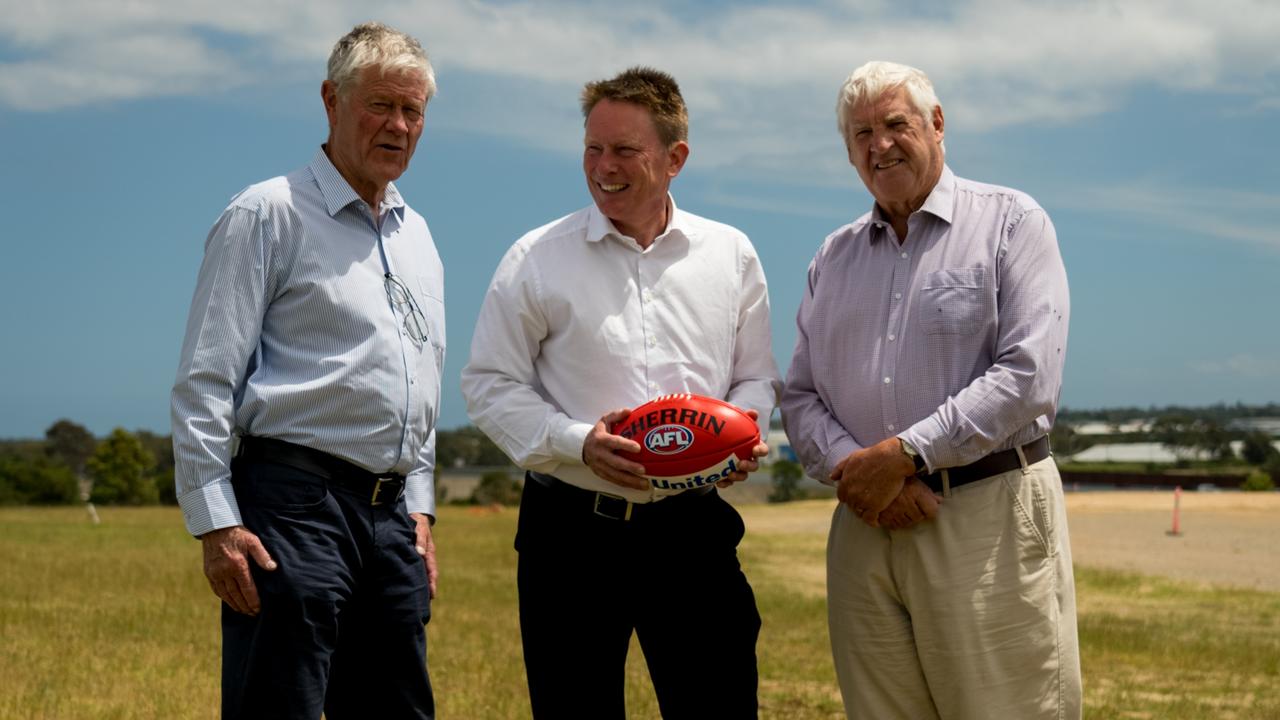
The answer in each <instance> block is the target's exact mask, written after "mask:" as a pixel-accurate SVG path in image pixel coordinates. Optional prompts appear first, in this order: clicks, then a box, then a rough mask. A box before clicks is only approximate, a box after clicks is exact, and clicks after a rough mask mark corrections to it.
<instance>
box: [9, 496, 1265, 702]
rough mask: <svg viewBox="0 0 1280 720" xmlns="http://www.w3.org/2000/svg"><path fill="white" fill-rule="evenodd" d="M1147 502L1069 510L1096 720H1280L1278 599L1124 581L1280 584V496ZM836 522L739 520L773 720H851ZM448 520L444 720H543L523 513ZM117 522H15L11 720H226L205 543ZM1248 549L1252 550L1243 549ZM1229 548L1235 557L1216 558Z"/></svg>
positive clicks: (23, 514) (71, 513)
mask: <svg viewBox="0 0 1280 720" xmlns="http://www.w3.org/2000/svg"><path fill="white" fill-rule="evenodd" d="M1130 495H1131V494H1128V493H1126V494H1119V493H1108V494H1105V495H1104V494H1101V493H1097V494H1072V495H1070V496H1069V497H1068V508H1069V512H1070V515H1071V523H1072V535H1073V538H1074V540H1075V542H1076V545H1077V550H1076V561H1077V579H1078V584H1079V601H1080V624H1081V646H1082V656H1083V660H1084V671H1085V692H1086V697H1085V700H1086V708H1087V717H1090V718H1141V717H1151V718H1161V719H1165V718H1173V719H1174V720H1182V719H1185V720H1190V719H1191V718H1235V719H1238V720H1251V719H1254V718H1258V719H1261V718H1278V717H1280V593H1276V592H1259V591H1250V590H1240V589H1230V590H1228V589H1224V588H1223V586H1222V585H1220V584H1216V583H1208V582H1205V581H1204V577H1205V575H1206V574H1207V573H1208V572H1209V570H1202V571H1201V573H1200V576H1199V579H1198V580H1197V581H1196V582H1194V583H1192V582H1175V581H1171V580H1167V579H1162V578H1160V577H1154V576H1150V575H1136V574H1131V573H1126V572H1122V571H1118V570H1112V569H1106V568H1109V567H1115V566H1116V564H1117V563H1118V564H1119V565H1120V566H1121V567H1123V566H1124V565H1125V564H1126V563H1134V564H1137V565H1142V564H1143V563H1146V564H1148V565H1153V566H1155V567H1160V566H1159V563H1160V562H1161V560H1160V558H1162V557H1164V556H1166V555H1190V556H1192V557H1195V558H1198V560H1197V561H1198V562H1201V563H1208V564H1209V565H1211V566H1212V568H1211V569H1212V570H1215V571H1216V570H1220V569H1222V568H1233V569H1231V572H1230V575H1229V576H1230V577H1231V578H1233V579H1234V580H1237V581H1238V582H1233V583H1231V584H1232V585H1237V586H1238V585H1245V586H1252V585H1253V584H1256V583H1255V577H1265V575H1266V569H1265V567H1263V566H1266V567H1271V566H1275V565H1277V563H1276V562H1275V558H1276V555H1275V549H1274V548H1275V547H1276V542H1275V537H1274V536H1273V535H1271V534H1269V533H1272V532H1274V531H1275V530H1276V523H1277V521H1276V520H1275V519H1274V518H1276V517H1280V515H1278V514H1277V512H1276V511H1280V504H1272V503H1277V501H1280V496H1274V497H1272V496H1257V495H1250V496H1246V495H1239V494H1231V493H1216V494H1204V495H1201V496H1195V495H1184V496H1183V506H1182V509H1183V525H1184V528H1185V529H1186V530H1185V533H1184V535H1183V536H1182V537H1179V538H1171V537H1168V536H1166V535H1164V533H1163V530H1164V529H1165V527H1164V526H1165V523H1166V522H1167V520H1168V513H1169V510H1170V502H1171V500H1170V498H1169V497H1168V496H1167V494H1165V497H1160V496H1159V494H1155V493H1142V494H1137V496H1134V497H1129V496H1130ZM832 505H833V503H832V501H830V500H822V501H810V502H805V503H794V504H790V505H785V506H763V505H754V506H744V507H742V508H741V509H742V511H743V515H744V516H745V518H746V520H747V524H748V535H747V539H746V540H745V541H744V543H743V547H742V559H743V566H744V569H745V570H746V572H747V575H748V577H749V578H750V579H751V582H752V584H753V586H754V587H755V589H756V594H757V598H758V601H759V605H760V608H761V614H762V615H763V616H764V628H763V630H762V632H761V640H760V644H759V655H760V669H761V685H760V698H761V706H762V712H761V715H762V717H764V718H785V719H786V720H808V719H815V718H839V717H842V716H843V713H842V710H841V705H840V699H839V693H838V691H837V689H836V685H835V679H834V673H833V671H832V669H831V661H830V655H829V650H828V645H827V630H826V610H825V599H824V597H823V594H824V588H823V585H824V580H823V554H824V547H825V542H826V527H827V523H828V522H829V518H830V511H831V508H832ZM441 515H442V516H441V522H440V524H439V525H438V526H437V542H438V544H439V547H440V553H441V559H442V562H443V563H444V572H445V576H444V579H443V584H442V587H441V594H440V597H439V600H438V602H437V603H436V606H435V616H434V618H433V620H432V622H431V625H430V627H429V637H430V640H429V642H430V649H429V652H430V657H431V669H432V679H433V681H434V683H435V685H436V688H437V691H438V697H439V702H440V708H439V710H440V715H441V717H455V718H468V719H471V718H475V719H482V720H484V719H488V718H520V717H527V716H528V712H529V710H528V701H527V699H526V697H525V692H526V689H525V682H524V671H523V665H522V662H521V658H520V646H519V631H518V625H517V619H516V612H515V580H514V579H515V551H514V550H513V549H512V547H511V542H512V538H513V536H514V533H515V518H516V512H515V510H512V509H501V510H497V511H490V510H478V509H467V508H452V507H451V508H445V509H444V510H442V513H441ZM102 517H103V524H102V525H101V526H98V527H93V526H90V525H89V524H88V523H87V521H86V519H85V517H84V515H83V512H82V511H80V510H78V509H73V508H56V509H0V637H2V642H0V678H3V679H4V680H3V682H0V718H6V719H7V718H14V719H15V720H16V719H18V718H22V719H24V720H25V719H27V718H59V719H64V718H65V719H69V720H74V719H77V718H95V719H96V718H166V719H168V718H214V717H216V716H217V707H218V689H217V677H218V666H219V641H218V621H217V603H216V601H215V600H214V599H213V597H212V595H210V594H209V591H208V588H207V586H206V584H205V582H204V579H203V577H202V575H201V574H200V568H199V546H198V544H197V543H196V542H195V541H193V540H191V539H190V538H189V537H187V536H186V534H185V532H184V531H183V529H182V522H181V519H180V516H179V515H178V513H177V512H176V511H175V510H172V509H161V508H141V509H110V508H108V509H103V510H102ZM1144 518H1145V519H1144ZM1157 521H1158V522H1157ZM1254 522H1256V523H1258V524H1256V525H1254V524H1251V523H1254ZM1086 528H1087V531H1086ZM1233 528H1234V530H1233ZM1241 528H1243V529H1241ZM1236 530H1239V531H1240V532H1242V533H1243V534H1244V536H1245V537H1251V538H1252V540H1243V541H1242V540H1239V539H1231V538H1234V537H1235V536H1234V535H1233V534H1232V533H1233V532H1235V531H1236ZM1251 533H1252V534H1253V535H1250V534H1251ZM1128 534H1133V537H1134V538H1136V540H1133V541H1128V540H1124V538H1125V537H1127V536H1128ZM1082 536H1088V539H1089V542H1087V543H1083V544H1081V539H1082ZM1222 537H1226V538H1228V540H1227V544H1226V545H1220V544H1215V543H1218V542H1219V541H1217V540H1214V539H1213V538H1222ZM1095 541H1096V543H1097V546H1098V547H1094V546H1092V545H1091V544H1090V543H1093V542H1095ZM1189 541H1193V542H1189ZM1232 543H1235V550H1232V547H1233V545H1232ZM1201 545H1203V549H1200V550H1197V549H1196V548H1199V547H1200V546H1201ZM1099 548H1103V549H1107V550H1108V552H1109V553H1110V556H1109V557H1108V555H1107V554H1106V553H1103V552H1101V551H1100V550H1099ZM1189 549H1190V550H1193V551H1194V552H1188V550H1189ZM1144 558H1145V559H1144ZM1250 568H1252V570H1251V569H1250ZM1260 568H1261V569H1260ZM628 704H629V707H630V708H631V713H630V714H631V716H632V717H634V718H651V717H656V716H657V711H656V703H655V702H654V699H653V694H652V688H651V686H650V685H649V682H648V678H647V674H646V672H645V670H644V667H643V660H642V658H641V657H640V653H639V648H638V647H636V646H634V645H633V653H632V657H631V662H630V664H629V667H628Z"/></svg>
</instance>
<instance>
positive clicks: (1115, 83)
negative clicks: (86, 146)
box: [0, 0, 1280, 184]
mask: <svg viewBox="0 0 1280 720" xmlns="http://www.w3.org/2000/svg"><path fill="white" fill-rule="evenodd" d="M369 17H378V18H383V19H385V20H386V21H388V22H390V23H392V24H394V25H397V26H398V27H401V28H403V29H405V30H407V31H409V32H411V33H413V34H415V35H417V36H418V37H420V38H422V39H423V41H424V44H425V45H426V46H427V47H428V50H429V52H430V53H431V55H432V58H433V61H434V62H435V63H436V64H437V66H438V67H439V70H440V73H441V76H442V87H441V92H442V94H441V100H442V102H441V107H442V109H441V110H440V111H438V112H437V113H436V118H435V119H436V122H444V123H446V124H448V125H450V126H452V127H455V128H466V129H469V130H473V131H478V132H485V133H490V134H494V135H498V136H501V137H505V138H508V139H511V140H515V141H518V142H521V143H529V144H534V145H539V146H542V147H548V148H557V149H559V148H566V147H572V146H573V145H576V143H577V137H576V135H575V133H566V131H565V128H566V124H565V120H566V119H567V118H569V117H574V116H575V114H576V102H575V100H574V99H575V98H576V95H577V91H578V89H579V88H580V86H581V83H582V82H583V81H584V80H585V79H588V78H592V77H601V76H604V75H607V74H610V73H612V72H615V71H617V70H619V69H621V68H623V67H626V66H627V65H631V64H637V63H644V64H653V65H657V66H660V67H662V68H664V69H667V70H669V71H671V72H672V73H673V74H674V75H675V76H676V77H677V78H678V79H679V80H680V82H681V85H682V87H683V88H684V90H685V94H686V97H687V99H688V100H689V104H690V107H691V112H692V115H693V119H694V129H693V133H694V137H695V140H696V146H695V147H696V150H697V154H698V158H699V163H700V166H701V167H704V168H721V169H732V170H733V171H735V172H744V173H748V174H755V175H761V174H764V173H768V174H770V175H771V176H772V177H774V179H778V180H782V181H792V182H798V183H799V182H815V181H821V182H823V183H826V184H837V183H838V184H844V183H847V182H848V180H849V178H848V174H847V167H845V165H844V163H843V160H842V158H841V157H840V156H839V154H840V147H839V140H838V137H837V135H836V133H835V129H834V109H833V105H834V100H835V95H836V90H837V88H838V86H839V84H840V83H841V81H842V80H843V78H844V77H845V76H846V75H847V74H848V72H849V71H850V70H852V69H853V68H854V67H855V66H856V65H858V64H861V63H862V62H863V61H865V60H868V59H872V58H885V59H895V60H899V61H902V62H908V63H912V64H915V65H918V66H919V67H922V68H924V69H925V70H927V71H928V72H929V73H930V74H931V76H932V77H933V78H934V80H935V83H936V85H937V86H938V91H939V95H940V97H941V98H942V101H943V104H944V107H946V109H947V113H948V119H949V122H950V123H951V125H952V127H953V128H961V129H963V130H965V131H969V132H982V131H990V130H993V129H997V128H1000V127H1007V126H1011V125H1020V124H1026V123H1044V122H1054V123H1066V122H1070V121H1072V120H1074V119H1078V118H1081V117H1087V116H1091V115H1096V114H1098V113H1103V112H1106V111H1108V110H1109V109H1110V108H1112V107H1114V106H1117V105H1119V104H1121V103H1123V102H1124V100H1125V98H1126V96H1127V94H1129V93H1130V92H1132V91H1133V90H1135V89H1137V88H1141V87H1144V86H1161V87H1169V88H1175V89H1190V90H1204V89H1210V88H1212V89H1219V90H1223V91H1230V92H1234V93H1238V94H1243V95H1245V96H1246V97H1247V98H1249V102H1248V103H1247V104H1251V105H1252V106H1254V107H1257V108H1259V109H1260V111H1265V110H1266V109H1267V108H1269V107H1274V104H1275V98H1276V96H1277V92H1278V89H1277V88H1276V87H1275V86H1274V85H1275V83H1274V80H1273V79H1272V78H1274V77H1275V76H1276V73H1277V70H1280V54H1277V53H1275V51H1274V40H1275V29H1276V28H1277V27H1280V4H1276V3H1274V2H1270V1H1269V0H1221V1H1219V2H1215V3H1213V4H1209V5H1206V4H1204V3H1201V2H1199V0H1128V1H1124V0H1113V1H1098V2H1083V3H1060V2H1028V1H1026V0H970V1H969V2H964V3H961V4H957V5H953V6H951V7H950V8H949V9H948V10H946V11H945V13H935V14H923V13H919V12H916V13H913V14H909V13H908V12H907V11H904V10H902V9H900V8H899V6H897V5H895V4H890V3H881V2H870V3H868V2H853V1H852V0H849V1H847V2H832V1H830V0H828V1H823V0H817V1H816V2H814V3H813V4H810V5H808V6H791V5H786V6H782V5H779V6H773V7H770V6H759V5H756V6H735V5H734V4H731V3H730V4H725V5H723V6H716V7H699V6H696V5H695V6H693V8H692V9H691V8H690V7H689V6H686V5H684V4H680V3H667V4H662V5H647V6H640V5H631V4H618V3H603V2H572V1H570V0H544V1H540V2H536V3H535V2H533V1H532V0H517V1H514V2H478V1H476V0H435V1H433V2H431V3H421V4H418V3H406V2H397V1H394V0H383V1H381V2H379V1H375V2H372V3H365V4H363V5H361V6H360V7H359V9H357V8H355V7H354V6H353V5H351V4H350V3H348V2H345V0H308V1H307V2H302V1H301V0H279V1H275V2H269V3H264V2H261V0H227V1H226V2H219V3H216V4H214V3H208V2H204V1H202V0H185V1H184V0H134V1H132V2H124V3H102V2H97V1H96V0H51V1H48V2H43V3H36V4H34V6H32V5H29V4H27V3H19V2H18V0H0V58H9V60H8V62H5V61H3V60H0V107H6V106H7V107H9V108H15V109H21V110H49V109H61V108H67V107H74V106H77V105H86V104H92V103H100V102H104V101H107V102H109V101H119V100H127V99H134V98H145V97H149V96H161V95H175V94H190V95H205V94H208V93H210V92H212V91H217V90H220V89H224V88H227V87H233V86H237V85H242V84H269V83H273V82H278V81H279V78H281V77H291V78H293V77H310V78H315V77H316V76H317V75H318V74H319V73H318V71H319V69H320V68H321V67H322V64H323V61H324V58H325V56H326V54H327V52H328V50H329V48H330V47H331V46H332V43H333V41H334V40H336V39H337V37H338V36H339V35H340V34H341V33H342V32H344V31H345V30H346V29H348V28H349V27H350V26H351V25H352V24H354V23H355V22H358V21H361V20H364V19H366V18H369ZM449 80H455V81H456V82H455V84H454V85H452V86H451V85H450V84H449V82H448V81H449ZM494 91H501V94H499V95H496V96H484V97H482V96H481V94H482V93H486V92H494ZM450 99H456V101H455V102H450ZM446 104H447V105H448V110H447V111H445V110H443V107H444V106H445V105H446ZM575 129H576V128H575ZM833 155H834V157H833ZM800 161H803V162H800ZM798 168H804V170H799V169H798ZM815 173H816V174H817V177H815Z"/></svg>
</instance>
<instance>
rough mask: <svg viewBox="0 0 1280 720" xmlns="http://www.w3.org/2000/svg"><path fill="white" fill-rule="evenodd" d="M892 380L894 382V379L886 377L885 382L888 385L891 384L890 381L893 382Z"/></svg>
mask: <svg viewBox="0 0 1280 720" xmlns="http://www.w3.org/2000/svg"><path fill="white" fill-rule="evenodd" d="M891 382H893V380H891V379H889V378H885V379H884V384H885V385H888V384H889V383H891Z"/></svg>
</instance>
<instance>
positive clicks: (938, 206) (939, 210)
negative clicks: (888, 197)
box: [870, 163, 956, 242]
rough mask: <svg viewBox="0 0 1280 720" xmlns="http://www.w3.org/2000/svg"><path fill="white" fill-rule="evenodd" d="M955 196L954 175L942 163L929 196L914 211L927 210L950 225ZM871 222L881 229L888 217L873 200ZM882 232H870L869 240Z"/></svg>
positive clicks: (873, 239)
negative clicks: (940, 171) (936, 180)
mask: <svg viewBox="0 0 1280 720" xmlns="http://www.w3.org/2000/svg"><path fill="white" fill-rule="evenodd" d="M955 197H956V176H955V174H953V173H952V172H951V168H950V167H948V166H947V165H946V164H945V163H944V164H943V166H942V174H941V175H939V176H938V182H937V183H935V184H934V186H933V190H931V191H930V192H929V197H927V198H925V199H924V204H923V205H921V206H920V209H919V210H917V211H916V212H927V213H929V214H930V215H933V216H934V217H936V218H938V219H939V220H941V221H943V222H945V223H947V224H948V225H950V224H951V218H952V216H953V215H954V213H955V203H956V200H955ZM871 222H872V224H873V225H875V226H876V228H877V229H879V230H881V231H883V230H884V229H885V227H886V226H888V225H889V218H887V217H885V215H884V211H883V210H881V209H880V204H879V203H874V202H873V203H872V204H871ZM883 234H884V233H883V232H877V233H871V234H870V240H871V241H872V242H874V241H875V240H877V239H879V238H880V236H882V235H883Z"/></svg>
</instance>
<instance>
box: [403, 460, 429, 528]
mask: <svg viewBox="0 0 1280 720" xmlns="http://www.w3.org/2000/svg"><path fill="white" fill-rule="evenodd" d="M435 490H436V484H435V473H434V471H431V472H428V471H426V470H422V471H418V472H411V473H409V475H408V476H406V477H405V479H404V506H405V510H406V511H408V512H411V513H422V514H424V515H430V516H431V521H432V522H433V523H434V522H435V519H436V492H435Z"/></svg>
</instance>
